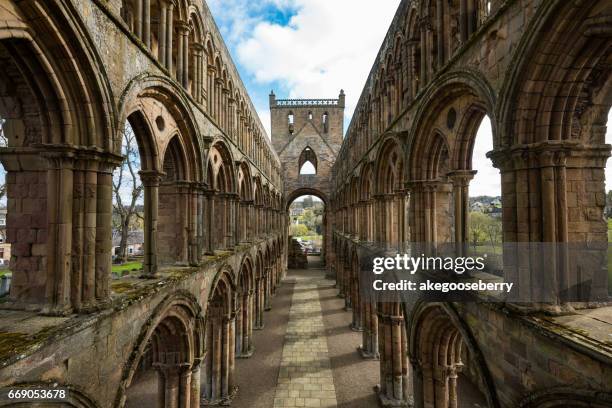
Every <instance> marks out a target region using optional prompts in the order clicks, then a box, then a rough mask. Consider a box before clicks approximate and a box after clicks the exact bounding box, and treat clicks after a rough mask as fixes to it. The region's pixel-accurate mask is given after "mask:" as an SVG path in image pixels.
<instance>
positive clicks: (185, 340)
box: [125, 306, 199, 408]
mask: <svg viewBox="0 0 612 408" xmlns="http://www.w3.org/2000/svg"><path fill="white" fill-rule="evenodd" d="M194 327H195V321H194V320H193V318H192V316H191V315H190V312H189V311H188V310H187V309H185V308H183V307H182V306H173V307H172V308H170V310H169V311H168V312H167V313H165V317H163V318H162V319H161V320H160V321H159V323H158V324H157V326H156V327H155V329H154V330H153V332H152V334H151V336H150V337H149V339H148V341H147V343H146V345H145V347H144V349H143V351H142V353H141V354H140V355H139V360H138V363H137V365H136V368H135V371H134V373H133V375H132V377H131V381H130V383H129V386H128V387H127V389H126V403H125V406H126V407H128V408H130V407H145V406H146V407H155V406H179V405H180V406H185V407H193V406H196V405H199V404H197V403H196V401H197V400H198V397H199V396H198V395H197V394H198V393H197V392H193V387H195V386H196V384H197V385H199V382H198V380H197V378H195V377H194V378H193V379H192V378H191V377H192V375H193V370H195V369H196V367H197V366H198V364H199V361H197V362H196V359H195V354H196V350H195V347H196V343H197V340H196V338H195V332H194ZM191 380H193V381H191ZM192 394H193V395H192Z"/></svg>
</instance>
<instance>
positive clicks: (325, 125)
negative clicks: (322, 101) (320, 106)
mask: <svg viewBox="0 0 612 408" xmlns="http://www.w3.org/2000/svg"><path fill="white" fill-rule="evenodd" d="M321 121H322V122H323V132H325V133H327V132H328V131H329V114H328V113H327V112H325V113H324V114H323V117H322V118H321Z"/></svg>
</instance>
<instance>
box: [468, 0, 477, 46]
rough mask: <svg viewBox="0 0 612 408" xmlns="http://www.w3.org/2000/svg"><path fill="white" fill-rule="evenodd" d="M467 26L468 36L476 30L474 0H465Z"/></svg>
mask: <svg viewBox="0 0 612 408" xmlns="http://www.w3.org/2000/svg"><path fill="white" fill-rule="evenodd" d="M467 27H468V32H467V33H468V37H469V36H470V35H472V34H473V33H474V31H476V5H475V4H474V0H467Z"/></svg>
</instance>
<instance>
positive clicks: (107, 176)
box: [85, 158, 119, 307]
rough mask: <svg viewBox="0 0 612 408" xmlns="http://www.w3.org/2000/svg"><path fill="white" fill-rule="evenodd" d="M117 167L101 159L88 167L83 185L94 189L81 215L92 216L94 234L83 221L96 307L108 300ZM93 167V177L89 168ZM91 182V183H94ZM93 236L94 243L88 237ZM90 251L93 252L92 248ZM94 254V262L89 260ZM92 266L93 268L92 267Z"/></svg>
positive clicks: (90, 227)
mask: <svg viewBox="0 0 612 408" xmlns="http://www.w3.org/2000/svg"><path fill="white" fill-rule="evenodd" d="M117 165H119V161H118V159H117V158H112V159H102V160H101V161H100V162H99V163H97V166H92V167H90V171H88V173H87V175H86V185H88V186H91V187H93V186H94V185H95V187H96V199H95V200H96V202H95V204H94V202H93V198H92V197H86V199H85V200H86V201H85V214H86V215H88V216H90V217H91V214H92V213H93V212H94V211H95V213H96V225H95V233H94V232H93V228H94V226H93V222H92V220H87V221H86V231H90V232H89V235H88V237H87V238H86V239H85V243H86V245H85V250H86V263H85V265H86V266H87V274H88V275H91V274H92V273H93V270H92V269H94V268H95V285H96V289H95V296H96V305H97V307H100V305H102V304H105V303H107V302H108V301H109V300H110V277H111V264H112V259H111V251H112V247H113V231H112V216H113V187H112V183H113V169H114V168H115V167H116V166H117ZM94 167H97V174H94V173H93V168H94ZM94 179H95V181H94ZM92 233H94V234H95V237H96V238H95V243H94V241H93V240H92V239H91V234H92ZM92 247H93V248H92ZM93 252H95V261H94V259H92V258H93ZM94 262H95V267H94V266H93V265H92V264H93V263H94Z"/></svg>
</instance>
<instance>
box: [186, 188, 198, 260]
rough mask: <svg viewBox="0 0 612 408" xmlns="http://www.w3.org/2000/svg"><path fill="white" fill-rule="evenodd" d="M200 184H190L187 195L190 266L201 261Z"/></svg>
mask: <svg viewBox="0 0 612 408" xmlns="http://www.w3.org/2000/svg"><path fill="white" fill-rule="evenodd" d="M198 199H199V192H198V184H197V183H189V190H188V193H187V200H188V209H189V217H188V219H187V226H188V227H187V244H188V248H189V250H188V260H189V264H190V265H197V264H198V263H199V261H200V246H199V238H198V221H199V220H200V218H199V215H198Z"/></svg>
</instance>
